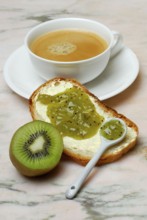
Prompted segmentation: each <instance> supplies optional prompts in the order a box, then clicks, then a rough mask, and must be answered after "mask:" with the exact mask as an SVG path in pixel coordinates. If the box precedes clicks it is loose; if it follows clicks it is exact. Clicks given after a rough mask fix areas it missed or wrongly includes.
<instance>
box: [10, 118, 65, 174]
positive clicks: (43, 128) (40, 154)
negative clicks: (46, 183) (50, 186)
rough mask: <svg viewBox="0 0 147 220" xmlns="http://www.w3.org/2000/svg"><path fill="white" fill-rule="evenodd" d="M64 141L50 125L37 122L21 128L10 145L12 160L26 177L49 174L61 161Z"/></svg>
mask: <svg viewBox="0 0 147 220" xmlns="http://www.w3.org/2000/svg"><path fill="white" fill-rule="evenodd" d="M62 152H63V140H62V137H61V135H60V133H59V131H58V130H57V129H56V128H55V127H54V126H53V125H52V124H50V123H47V122H44V121H39V120H35V121H32V122H29V123H27V124H25V125H23V126H22V127H20V128H19V129H18V130H17V131H16V132H15V133H14V135H13V137H12V140H11V143H10V150H9V154H10V159H11V161H12V163H13V165H14V166H15V167H16V168H17V169H18V171H20V172H21V173H22V174H23V175H25V176H39V175H42V174H45V173H48V172H49V171H50V170H52V169H53V168H54V167H55V166H56V165H57V164H58V163H59V161H60V158H61V155H62Z"/></svg>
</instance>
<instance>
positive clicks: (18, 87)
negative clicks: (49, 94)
mask: <svg viewBox="0 0 147 220" xmlns="http://www.w3.org/2000/svg"><path fill="white" fill-rule="evenodd" d="M138 72H139V62H138V59H137V57H136V55H135V54H134V53H133V52H132V50H130V49H129V48H127V47H124V48H123V49H122V50H121V51H120V52H119V53H118V54H117V55H116V56H115V57H113V58H112V59H111V60H110V61H109V64H108V66H107V68H106V69H105V71H104V72H103V73H102V74H101V75H100V76H99V77H97V78H96V79H94V80H93V81H91V82H88V83H86V84H85V86H86V87H87V88H88V89H89V90H90V91H91V92H92V93H93V94H95V95H96V96H97V97H98V98H99V99H100V100H105V99H108V98H110V97H113V96H115V95H117V94H119V93H120V92H122V91H124V90H125V89H126V88H128V87H129V86H130V85H131V84H132V83H133V82H134V80H135V79H136V77H137V75H138ZM4 78H5V81H6V83H7V84H8V86H9V87H10V88H11V89H12V90H13V91H14V92H16V93H17V94H19V95H20V96H22V97H24V98H27V99H28V98H29V97H30V95H31V94H32V92H33V91H34V90H35V89H37V88H38V86H40V85H41V84H42V83H44V82H45V81H44V79H42V78H40V77H39V76H38V75H37V72H36V70H35V69H34V67H33V65H32V64H31V61H30V60H29V57H28V54H27V51H26V49H25V47H24V46H22V47H20V48H18V49H17V50H16V51H14V52H13V53H12V55H11V56H10V57H9V58H8V60H7V62H6V64H5V66H4Z"/></svg>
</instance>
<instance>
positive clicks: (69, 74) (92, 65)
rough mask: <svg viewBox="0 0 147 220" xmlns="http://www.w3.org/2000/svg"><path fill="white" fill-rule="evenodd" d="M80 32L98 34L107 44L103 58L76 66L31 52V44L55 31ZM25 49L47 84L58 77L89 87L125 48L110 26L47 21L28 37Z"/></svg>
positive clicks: (82, 21) (86, 21)
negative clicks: (71, 79) (87, 83)
mask: <svg viewBox="0 0 147 220" xmlns="http://www.w3.org/2000/svg"><path fill="white" fill-rule="evenodd" d="M69 28H70V29H72V28H74V29H75V28H76V29H79V30H85V31H89V32H94V33H95V34H98V35H99V36H101V37H102V38H103V39H104V40H106V42H107V44H108V47H107V48H106V50H105V51H104V52H102V53H101V54H99V55H97V56H94V57H92V58H89V59H86V60H80V61H73V62H61V61H53V60H47V59H44V58H41V57H39V56H37V55H35V54H34V53H33V52H32V51H31V49H30V45H31V43H32V42H33V41H34V40H35V39H36V38H37V37H39V36H41V35H43V34H45V33H48V32H50V31H55V30H63V29H69ZM25 47H26V49H27V51H28V53H29V56H30V59H31V61H32V64H33V65H34V67H35V68H36V73H38V74H39V75H40V77H42V78H43V79H45V80H49V79H51V78H54V77H66V78H74V79H77V80H78V81H79V82H81V83H86V82H89V81H91V80H93V79H94V78H96V77H97V76H99V75H100V74H101V73H102V72H103V71H104V69H105V68H106V66H107V64H108V62H109V59H110V57H112V56H114V55H116V53H117V52H118V51H119V50H120V49H121V48H122V47H123V44H122V36H121V34H119V33H118V32H113V31H111V30H110V29H109V28H108V27H107V26H105V25H103V24H101V23H99V22H97V21H94V20H89V19H83V18H61V19H55V20H51V21H47V22H44V23H41V24H40V25H37V26H36V27H34V28H33V29H31V30H30V31H29V32H28V34H27V35H26V37H25Z"/></svg>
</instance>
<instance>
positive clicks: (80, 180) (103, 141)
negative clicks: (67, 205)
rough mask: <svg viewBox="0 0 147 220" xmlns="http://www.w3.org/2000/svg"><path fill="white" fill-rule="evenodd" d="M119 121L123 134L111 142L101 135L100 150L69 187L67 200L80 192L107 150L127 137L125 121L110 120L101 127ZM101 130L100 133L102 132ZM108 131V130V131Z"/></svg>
mask: <svg viewBox="0 0 147 220" xmlns="http://www.w3.org/2000/svg"><path fill="white" fill-rule="evenodd" d="M114 120H115V121H118V122H119V123H121V126H122V127H123V132H122V133H121V134H120V136H119V137H118V138H117V139H115V140H110V139H107V138H106V137H104V136H103V134H102V132H99V133H100V138H101V145H100V147H99V148H98V151H97V152H96V154H95V155H94V157H93V158H92V159H91V160H90V161H89V163H88V164H87V165H86V167H85V168H84V170H83V172H82V173H81V175H80V176H79V178H78V179H77V180H76V181H75V182H74V183H73V184H72V185H71V186H70V187H69V189H68V190H67V191H66V194H65V195H66V198H67V199H73V198H74V197H75V196H76V194H77V192H78V191H79V190H80V188H81V186H82V185H83V183H84V181H85V179H86V177H87V176H88V174H89V173H90V172H91V170H92V169H93V167H94V166H95V165H96V164H97V162H98V160H99V158H100V157H101V155H102V154H103V153H104V152H105V150H106V149H108V148H109V147H111V146H113V145H114V144H117V143H119V142H120V141H122V140H123V139H124V137H125V135H126V132H127V127H126V124H125V122H124V121H123V120H121V119H118V118H111V119H108V120H107V121H105V122H104V124H103V125H102V126H101V128H102V127H103V126H104V125H106V124H108V122H110V121H114ZM101 128H100V131H101ZM107 130H108V129H107ZM111 132H114V133H115V132H116V130H115V129H114V130H113V131H112V130H111Z"/></svg>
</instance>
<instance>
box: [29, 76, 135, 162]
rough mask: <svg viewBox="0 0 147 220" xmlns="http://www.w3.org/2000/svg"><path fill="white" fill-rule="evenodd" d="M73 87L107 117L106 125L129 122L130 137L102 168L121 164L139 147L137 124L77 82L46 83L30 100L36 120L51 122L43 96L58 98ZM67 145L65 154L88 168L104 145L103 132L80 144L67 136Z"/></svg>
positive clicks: (110, 152)
mask: <svg viewBox="0 0 147 220" xmlns="http://www.w3.org/2000/svg"><path fill="white" fill-rule="evenodd" d="M72 87H74V88H75V87H78V88H79V89H81V90H82V91H83V92H85V93H86V94H87V95H88V97H89V98H90V101H91V102H92V103H93V104H94V106H95V109H96V111H97V113H98V114H100V115H101V116H103V117H104V121H105V120H106V119H108V118H112V117H115V118H121V119H122V120H124V121H125V123H126V125H127V135H126V137H125V139H124V140H123V141H122V142H120V143H119V144H117V145H115V146H113V147H111V148H109V149H108V150H107V151H105V153H104V154H103V155H102V156H101V158H100V160H99V161H98V165H101V164H106V163H110V162H113V161H116V160H118V159H119V158H120V157H122V156H123V155H124V154H125V153H127V152H128V151H129V150H130V149H132V148H133V147H134V146H135V144H136V140H137V136H138V127H137V126H136V124H135V123H134V122H132V121H131V120H130V119H128V118H127V117H125V116H124V115H122V114H119V113H117V112H116V111H115V110H113V109H112V108H110V107H108V106H106V105H105V104H104V103H103V102H101V101H100V100H99V99H98V98H97V97H96V96H95V95H93V94H92V93H90V92H89V91H88V90H87V89H86V88H85V87H84V86H83V85H81V84H80V83H79V82H77V81H75V80H73V79H64V78H54V79H51V80H49V81H47V82H46V83H44V84H43V85H41V86H40V87H39V88H38V89H37V90H36V91H34V93H33V94H32V95H31V97H30V100H29V107H30V112H31V115H32V118H33V119H34V120H43V121H46V122H51V120H50V118H49V117H48V115H47V105H44V104H42V103H41V102H40V101H38V100H37V98H38V96H39V94H47V95H50V96H54V95H56V94H59V93H61V92H64V91H65V90H67V89H69V88H72ZM50 104H51V103H48V105H50ZM71 120H72V118H71ZM63 142H64V153H65V154H66V155H68V156H69V157H70V158H72V159H73V160H75V161H76V162H78V163H80V164H82V165H85V164H87V163H88V162H89V160H90V159H91V158H92V157H93V156H94V154H95V153H96V151H97V149H98V147H99V145H100V137H99V132H98V131H97V133H96V134H95V135H94V136H92V137H90V138H86V139H83V140H77V139H75V138H72V137H68V136H64V137H63Z"/></svg>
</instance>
